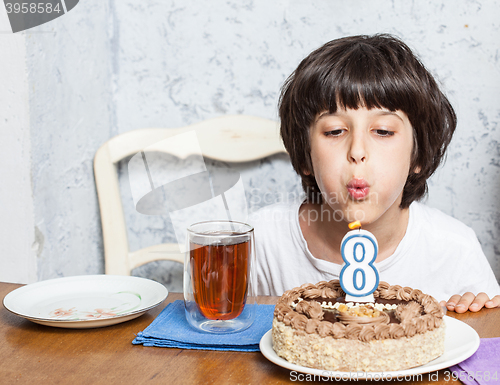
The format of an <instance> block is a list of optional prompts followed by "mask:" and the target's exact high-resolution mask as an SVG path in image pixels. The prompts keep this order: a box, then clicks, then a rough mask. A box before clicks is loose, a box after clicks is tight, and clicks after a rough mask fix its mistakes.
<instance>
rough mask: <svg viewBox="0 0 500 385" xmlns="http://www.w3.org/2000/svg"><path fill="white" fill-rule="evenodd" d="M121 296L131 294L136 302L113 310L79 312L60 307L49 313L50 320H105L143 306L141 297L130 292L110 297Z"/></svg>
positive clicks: (124, 304)
mask: <svg viewBox="0 0 500 385" xmlns="http://www.w3.org/2000/svg"><path fill="white" fill-rule="evenodd" d="M121 294H131V295H133V296H134V301H128V302H123V303H121V304H120V305H118V306H114V307H111V308H95V309H93V310H83V309H81V310H79V309H77V308H76V307H72V308H69V309H68V308H63V307H59V308H57V309H54V310H52V311H51V312H50V313H49V318H52V319H64V320H84V319H103V318H113V317H118V316H121V315H122V314H125V313H128V312H131V311H133V310H135V309H137V308H138V307H139V305H140V304H141V296H140V294H138V293H134V292H130V291H120V292H117V293H114V294H112V295H110V296H109V297H110V298H112V297H114V296H117V295H121Z"/></svg>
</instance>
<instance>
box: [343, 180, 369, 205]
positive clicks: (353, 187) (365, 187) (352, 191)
mask: <svg viewBox="0 0 500 385" xmlns="http://www.w3.org/2000/svg"><path fill="white" fill-rule="evenodd" d="M347 192H348V193H349V195H350V196H351V197H352V198H353V199H356V200H360V199H364V198H366V197H367V196H368V193H369V192H370V185H369V184H368V182H367V181H365V180H364V179H363V178H353V179H351V181H350V182H349V183H348V184H347Z"/></svg>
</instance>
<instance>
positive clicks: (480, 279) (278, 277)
mask: <svg viewBox="0 0 500 385" xmlns="http://www.w3.org/2000/svg"><path fill="white" fill-rule="evenodd" d="M301 204H302V201H297V202H295V203H293V204H285V203H277V204H274V205H271V206H267V207H264V208H263V209H260V210H259V211H257V212H255V213H253V214H252V215H251V216H250V218H249V223H250V224H251V225H252V226H254V228H255V243H256V259H257V264H256V270H257V282H258V289H257V291H258V293H259V294H260V295H275V296H279V295H282V294H283V293H284V292H285V291H286V290H289V289H292V288H294V287H297V286H300V285H302V284H303V283H306V282H310V283H317V282H319V281H330V280H332V279H338V278H339V274H340V270H341V268H342V265H339V264H336V263H333V262H328V261H325V260H322V259H317V258H315V257H314V256H313V255H312V254H311V252H310V251H309V249H308V247H307V242H306V240H305V239H304V236H303V234H302V231H301V229H300V225H299V208H300V206H301ZM375 266H376V267H377V268H378V271H379V275H380V280H381V281H386V282H388V283H389V284H391V285H401V286H409V287H412V288H417V289H420V290H422V291H423V292H424V293H427V294H430V295H432V296H433V297H434V298H436V299H437V300H438V301H441V300H445V301H447V300H448V299H449V298H450V297H451V296H452V295H454V294H460V295H463V294H464V293H466V292H468V291H470V292H472V293H474V294H476V295H477V294H478V293H480V292H485V293H486V294H488V295H489V296H490V298H491V297H492V296H494V295H498V294H500V287H499V285H498V282H497V280H496V278H495V275H494V274H493V271H492V269H491V267H490V265H489V263H488V260H487V259H486V257H485V255H484V253H483V251H482V249H481V245H480V244H479V242H478V240H477V237H476V235H475V233H474V231H473V230H472V229H471V228H469V227H468V226H466V225H465V224H463V223H462V222H460V221H458V220H456V219H454V218H452V217H450V216H448V215H446V214H444V213H442V212H441V211H439V210H437V209H433V208H429V207H427V206H425V205H423V204H421V203H418V202H414V203H412V204H411V205H410V215H409V221H408V228H407V230H406V234H405V236H404V237H403V239H402V240H401V242H400V243H399V245H398V247H397V248H396V251H395V252H394V254H393V255H391V256H390V257H388V258H386V259H384V260H383V261H382V262H379V263H375Z"/></svg>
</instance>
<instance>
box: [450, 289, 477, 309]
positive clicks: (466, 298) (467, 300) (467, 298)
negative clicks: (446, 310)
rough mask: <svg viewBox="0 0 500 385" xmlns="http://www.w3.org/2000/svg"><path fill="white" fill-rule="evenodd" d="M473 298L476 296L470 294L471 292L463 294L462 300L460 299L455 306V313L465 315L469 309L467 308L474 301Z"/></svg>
mask: <svg viewBox="0 0 500 385" xmlns="http://www.w3.org/2000/svg"><path fill="white" fill-rule="evenodd" d="M453 297H454V296H453ZM453 297H452V298H453ZM474 298H476V296H475V295H474V294H472V293H471V292H467V293H465V294H464V295H463V296H462V298H460V300H459V301H458V303H457V304H456V305H455V312H457V313H465V312H466V311H467V310H468V309H469V306H470V304H471V303H472V301H474Z"/></svg>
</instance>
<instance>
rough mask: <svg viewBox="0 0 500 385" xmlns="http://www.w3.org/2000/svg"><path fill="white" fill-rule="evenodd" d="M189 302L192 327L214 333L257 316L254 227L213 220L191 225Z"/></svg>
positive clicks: (187, 274)
mask: <svg viewBox="0 0 500 385" xmlns="http://www.w3.org/2000/svg"><path fill="white" fill-rule="evenodd" d="M186 250H187V251H186V256H185V261H184V262H185V263H184V303H185V309H186V318H187V321H188V322H189V324H190V325H191V326H193V327H194V328H196V329H198V330H202V331H206V332H212V333H233V332H237V331H241V330H244V329H246V328H248V327H249V326H250V325H251V324H252V322H253V320H254V318H255V307H256V293H255V290H256V284H255V282H254V280H255V273H254V272H253V270H254V260H255V257H254V254H255V251H254V250H255V248H254V232H253V227H252V226H250V225H247V224H245V223H241V222H234V221H208V222H200V223H195V224H194V225H191V226H189V227H188V229H187V247H186Z"/></svg>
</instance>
